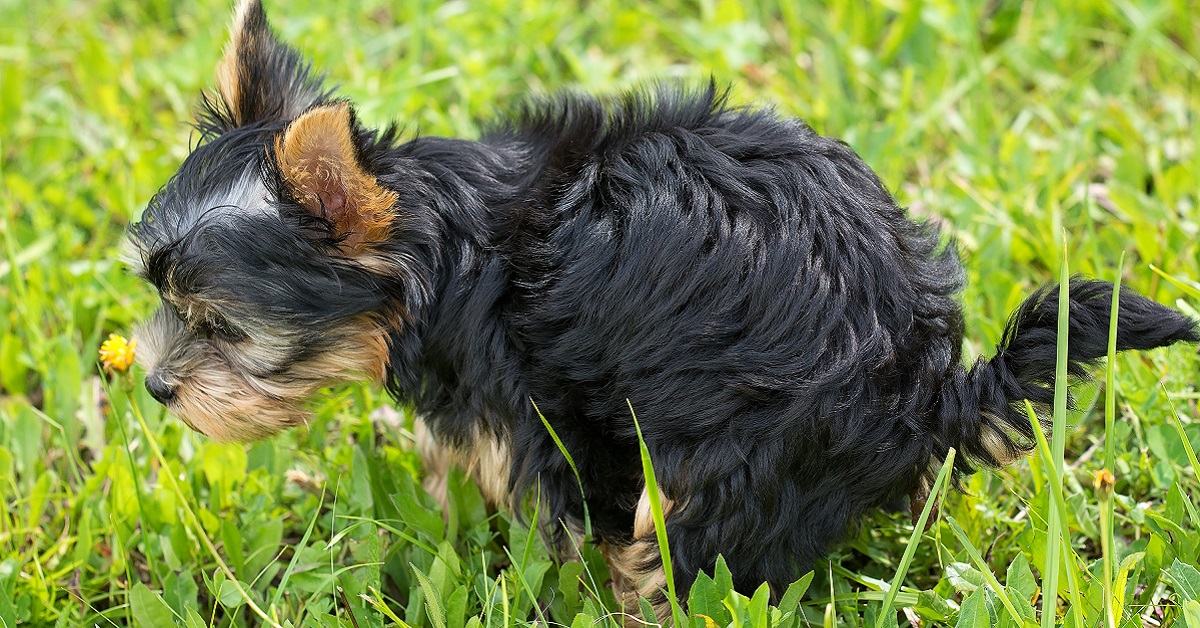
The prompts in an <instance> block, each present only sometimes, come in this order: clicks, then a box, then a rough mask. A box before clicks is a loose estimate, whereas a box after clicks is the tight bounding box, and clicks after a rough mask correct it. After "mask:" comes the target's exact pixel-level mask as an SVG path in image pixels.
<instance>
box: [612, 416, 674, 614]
mask: <svg viewBox="0 0 1200 628" xmlns="http://www.w3.org/2000/svg"><path fill="white" fill-rule="evenodd" d="M625 403H626V405H628V406H629V416H631V417H633V428H634V429H635V430H637V437H638V448H639V450H640V452H641V456H642V473H643V474H645V476H646V495H647V496H648V497H649V498H650V514H651V516H652V517H653V519H654V534H655V535H656V536H657V537H658V551H659V552H660V553H661V554H662V563H663V575H664V576H666V579H667V595H668V596H669V597H670V598H671V617H672V619H673V620H674V623H675V625H676V626H682V625H684V623H683V619H684V616H683V609H682V608H681V607H680V606H679V597H678V596H677V595H676V594H675V574H674V572H673V571H672V570H671V547H670V545H669V544H668V543H667V524H666V520H665V518H664V517H663V509H662V499H661V497H660V494H659V492H658V480H657V479H656V477H655V475H654V465H652V464H651V463H650V449H649V448H647V447H646V439H645V438H643V437H642V426H641V425H639V424H638V420H637V413H636V412H634V411H633V402H631V401H629V400H628V399H626V400H625Z"/></svg>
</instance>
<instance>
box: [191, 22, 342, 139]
mask: <svg viewBox="0 0 1200 628" xmlns="http://www.w3.org/2000/svg"><path fill="white" fill-rule="evenodd" d="M229 35H230V39H229V44H228V45H227V46H226V47H225V56H224V58H222V59H221V63H220V65H218V66H217V91H218V92H219V95H220V103H209V105H210V106H209V107H208V108H209V109H210V111H209V116H208V117H209V118H210V119H211V120H210V121H211V122H212V123H213V124H212V126H215V127H217V130H218V131H227V130H230V129H232V128H237V127H240V126H245V125H247V124H253V123H255V122H261V121H264V120H287V119H290V118H294V117H296V116H298V115H300V113H301V112H303V111H304V110H306V109H308V108H309V107H311V106H313V105H315V104H318V103H320V102H322V101H325V100H327V99H328V98H329V93H328V92H326V91H324V89H323V88H322V86H321V77H320V76H312V74H311V67H310V64H309V63H308V61H307V60H305V59H304V57H302V56H300V53H298V52H296V51H295V50H293V49H292V48H291V47H289V46H287V45H286V44H284V43H283V42H281V41H279V38H278V37H276V35H275V33H274V32H273V31H272V30H271V26H270V24H268V23H267V14H266V12H265V11H264V10H263V6H262V0H240V1H239V2H238V5H237V8H235V9H234V12H233V23H232V25H231V26H230V27H229ZM214 105H215V106H214Z"/></svg>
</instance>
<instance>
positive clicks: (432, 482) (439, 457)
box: [413, 417, 454, 513]
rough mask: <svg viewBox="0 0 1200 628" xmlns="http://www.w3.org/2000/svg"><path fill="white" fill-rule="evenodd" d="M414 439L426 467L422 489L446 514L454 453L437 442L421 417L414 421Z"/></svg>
mask: <svg viewBox="0 0 1200 628" xmlns="http://www.w3.org/2000/svg"><path fill="white" fill-rule="evenodd" d="M413 438H414V439H416V442H417V454H418V455H419V456H421V463H422V464H423V465H424V467H425V479H424V480H422V481H421V488H424V489H425V492H426V493H429V494H430V495H432V496H433V497H434V499H436V500H437V501H438V503H439V504H441V506H442V512H443V513H444V512H446V505H447V499H448V492H447V491H448V484H449V482H450V478H449V476H450V467H451V466H452V465H453V464H454V452H452V451H451V450H450V449H449V448H447V447H445V446H443V445H442V444H441V443H439V442H437V439H436V438H434V437H433V432H432V431H431V430H430V429H429V426H428V425H425V421H424V420H423V419H421V418H420V417H417V418H416V420H414V421H413Z"/></svg>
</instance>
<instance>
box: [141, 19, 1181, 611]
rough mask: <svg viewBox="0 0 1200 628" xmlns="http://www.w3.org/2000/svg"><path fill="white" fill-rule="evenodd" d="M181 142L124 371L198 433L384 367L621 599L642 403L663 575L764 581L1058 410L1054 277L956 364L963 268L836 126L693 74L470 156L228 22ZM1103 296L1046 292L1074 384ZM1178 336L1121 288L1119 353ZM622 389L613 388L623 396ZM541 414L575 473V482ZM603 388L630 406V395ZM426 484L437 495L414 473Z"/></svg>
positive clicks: (1083, 289)
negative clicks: (534, 499) (659, 513)
mask: <svg viewBox="0 0 1200 628" xmlns="http://www.w3.org/2000/svg"><path fill="white" fill-rule="evenodd" d="M216 75H217V87H218V90H219V94H218V95H216V96H213V97H207V98H205V99H204V101H203V107H202V113H201V115H200V118H199V122H198V128H199V130H200V131H201V133H202V135H203V142H202V143H201V144H200V145H199V146H197V147H196V148H195V150H194V151H193V152H192V153H191V154H190V155H189V156H188V157H187V159H186V160H184V162H183V164H182V166H181V167H180V169H179V172H178V174H176V175H175V176H174V177H173V178H172V179H171V180H170V181H169V182H168V183H167V184H166V185H165V186H164V187H163V188H162V189H161V190H160V191H159V192H158V193H157V194H156V195H155V197H154V198H153V200H151V202H150V204H149V207H148V208H147V209H146V212H145V214H144V217H143V219H142V220H141V222H139V223H137V224H135V225H134V226H132V227H131V230H130V236H131V242H132V244H133V247H134V251H135V252H134V255H133V257H135V258H136V259H135V260H134V261H133V265H134V266H135V267H136V269H137V270H138V272H139V273H140V274H141V275H142V276H143V277H144V278H145V279H146V280H148V281H149V282H150V283H152V284H153V285H154V286H155V287H156V288H157V289H158V291H159V293H160V295H161V298H162V307H161V309H159V310H158V311H157V312H156V313H155V314H154V315H153V317H152V318H151V319H150V320H149V321H147V322H146V323H145V324H144V326H143V327H142V328H141V329H140V331H139V332H138V334H137V335H138V337H139V338H140V340H141V347H142V349H141V356H140V358H141V359H142V363H143V366H144V367H145V370H146V372H147V376H146V387H147V388H148V389H149V391H150V393H151V394H152V395H153V396H154V397H155V398H156V399H158V400H159V401H160V402H162V403H163V404H164V405H166V406H167V407H168V408H169V409H170V410H171V411H172V412H173V413H174V414H176V415H177V416H179V417H180V418H181V419H183V421H185V422H186V423H187V424H188V425H190V426H191V427H193V428H194V429H196V430H198V431H200V432H202V433H204V434H207V435H208V436H211V437H213V438H217V439H229V440H251V439H257V438H262V437H265V436H268V435H270V434H272V433H274V432H277V431H279V430H282V429H284V428H287V427H289V426H293V425H298V424H301V423H304V422H305V417H306V411H305V409H304V404H305V401H306V400H307V399H308V398H310V397H311V396H312V395H313V394H314V393H316V392H317V391H318V389H320V388H321V387H323V386H326V385H328V384H331V383H334V382H338V381H343V380H350V379H356V378H358V379H365V380H369V381H372V382H381V383H382V384H383V385H384V386H386V388H387V390H388V392H389V393H391V395H392V396H394V397H395V398H396V400H398V401H399V402H400V403H402V404H405V405H409V406H411V407H412V408H414V409H415V411H416V412H417V414H418V415H419V416H420V417H421V420H422V421H423V422H424V423H423V426H418V428H419V432H420V439H419V440H420V441H421V449H422V453H423V455H424V456H425V457H426V459H427V460H428V461H429V464H430V466H431V467H432V468H431V473H432V474H433V475H432V479H431V481H430V483H429V486H431V487H432V486H436V485H437V484H438V482H439V474H444V473H445V470H446V469H445V465H446V464H448V463H449V462H453V463H456V464H461V465H464V466H466V467H468V468H469V469H471V472H472V474H473V475H474V477H475V479H476V480H477V481H478V483H479V485H480V486H481V489H482V491H483V493H484V494H485V497H487V498H488V499H489V500H490V501H492V502H494V503H497V504H507V505H509V506H511V505H512V504H513V503H515V502H517V501H519V500H520V499H521V498H522V497H523V496H525V495H526V493H527V490H528V489H529V488H530V487H531V486H532V485H533V483H535V482H536V483H538V484H539V485H540V488H541V496H542V499H543V500H544V503H543V504H542V508H543V512H548V513H549V515H550V516H549V517H547V519H548V520H550V521H553V522H565V523H566V524H567V525H569V526H570V525H574V526H579V525H580V524H581V519H582V517H583V512H584V511H583V504H584V502H585V501H586V502H587V504H588V506H589V512H590V516H591V523H592V526H593V530H594V531H595V536H596V539H597V541H598V542H600V543H602V544H603V548H604V550H605V553H606V556H607V558H608V561H609V564H610V566H611V570H612V574H613V580H614V586H615V587H616V589H617V591H618V593H619V595H620V596H621V597H622V598H623V599H624V601H625V602H626V603H627V604H628V605H630V606H631V607H632V608H635V609H636V608H637V606H636V599H637V596H644V597H646V598H649V599H650V600H651V601H652V603H654V604H655V605H656V607H657V610H658V611H659V613H660V614H659V616H660V617H663V616H665V615H664V614H663V613H664V612H665V608H667V607H668V600H667V599H666V596H665V593H664V592H663V585H664V576H663V572H662V569H661V562H660V557H659V552H658V547H657V543H656V540H655V535H654V530H653V524H652V522H651V517H650V513H649V506H648V504H649V496H648V494H647V491H646V490H645V488H644V485H645V482H644V479H643V475H642V467H641V461H640V458H639V448H638V439H637V434H636V432H635V429H634V422H633V419H632V417H631V413H630V405H632V407H633V409H634V410H635V411H636V412H637V416H638V417H639V419H640V423H641V428H642V431H643V434H644V438H645V442H646V444H647V446H648V448H649V452H650V455H651V458H652V460H653V463H654V466H655V470H656V474H657V477H658V482H659V487H660V491H661V494H662V499H663V507H664V510H665V514H666V528H667V534H668V537H669V539H670V544H671V555H672V559H673V563H674V573H675V578H676V580H677V584H678V585H679V586H680V590H681V591H687V590H688V587H689V585H690V584H691V582H692V581H693V580H694V578H695V576H696V574H697V572H698V571H700V570H702V569H711V568H712V566H713V564H714V562H715V560H716V558H717V555H718V554H722V555H724V557H725V559H726V560H727V562H728V565H729V568H730V570H731V571H732V573H733V575H734V581H735V584H736V586H737V588H738V589H740V590H742V591H746V592H750V591H752V590H754V589H755V588H756V587H757V586H758V585H759V584H760V583H762V582H767V583H769V584H770V585H771V586H772V587H773V588H774V590H775V591H779V590H780V589H781V587H783V586H786V585H787V584H788V583H789V582H791V581H792V580H793V579H794V578H795V577H796V576H797V575H799V574H800V573H802V572H804V571H806V570H808V569H809V568H811V567H812V566H813V564H814V561H815V560H817V559H818V558H820V557H821V556H823V555H824V554H825V553H826V552H827V550H828V549H829V548H830V545H831V544H832V543H834V542H836V541H838V540H839V539H842V538H844V537H845V536H846V533H847V531H848V530H849V529H851V528H852V527H853V525H854V523H855V522H856V521H857V520H858V519H860V518H861V517H862V516H863V514H864V513H866V512H868V511H870V510H871V509H873V508H876V507H879V506H880V505H882V504H887V503H889V502H893V501H895V500H897V499H900V498H902V497H904V496H906V495H909V494H914V495H915V496H917V497H918V498H919V497H920V496H921V494H922V491H927V490H928V486H929V481H930V479H931V475H932V474H933V472H935V471H936V469H937V468H938V467H939V466H940V463H941V461H942V460H943V459H944V457H945V456H946V454H947V452H948V451H949V449H950V448H952V447H953V448H956V449H958V450H959V451H960V452H962V454H964V455H963V456H960V457H959V458H957V459H956V462H955V471H956V473H957V474H959V475H961V474H967V473H971V472H972V471H973V468H972V465H976V464H983V465H987V466H991V467H997V466H1000V465H1003V464H1005V463H1007V462H1010V461H1012V460H1014V459H1015V458H1017V457H1018V456H1020V455H1022V454H1024V453H1026V452H1027V451H1028V450H1029V447H1030V442H1031V440H1032V438H1033V432H1032V429H1031V427H1030V424H1029V420H1028V418H1027V417H1026V415H1025V412H1024V403H1023V400H1025V399H1028V400H1030V401H1032V402H1033V403H1034V404H1035V406H1037V407H1038V408H1041V409H1044V408H1046V406H1047V405H1048V404H1049V403H1050V402H1051V400H1052V398H1053V393H1052V384H1053V380H1054V367H1055V355H1056V352H1055V338H1056V335H1057V327H1056V325H1057V300H1058V291H1057V289H1056V288H1053V287H1051V288H1046V289H1043V290H1041V291H1039V292H1037V293H1036V294H1034V295H1033V296H1032V297H1030V298H1029V299H1028V300H1027V301H1026V302H1025V303H1024V304H1023V305H1022V306H1021V307H1020V308H1019V309H1018V310H1017V311H1016V313H1015V314H1014V315H1013V317H1012V319H1011V320H1010V322H1009V324H1008V327H1007V329H1006V331H1005V333H1004V337H1003V341H1002V343H1001V344H1000V346H999V347H998V350H997V353H996V355H995V356H994V357H992V358H991V359H988V360H980V361H979V362H977V363H976V364H975V365H974V366H972V367H971V368H970V369H967V368H965V367H964V366H963V364H962V363H961V355H960V351H961V345H962V336H963V316H962V313H961V311H960V307H959V304H958V302H957V301H956V299H955V295H956V294H957V293H958V292H959V290H960V288H961V287H962V282H963V273H962V268H961V265H960V263H959V261H958V259H957V257H956V254H955V251H954V249H953V248H952V247H943V246H940V245H939V242H938V231H937V228H936V227H935V226H933V225H931V224H928V223H923V222H918V221H914V220H912V219H910V218H908V217H906V215H905V212H904V210H903V209H901V208H900V207H897V206H896V204H895V202H894V201H893V199H892V197H891V196H890V195H889V194H888V192H887V190H886V189H885V188H884V186H883V185H882V184H881V183H880V181H879V179H878V178H877V177H876V176H875V174H874V173H873V172H872V171H871V169H870V168H868V167H867V165H866V164H865V163H863V161H862V160H861V159H860V158H859V157H858V156H857V155H856V154H855V153H854V152H853V151H852V150H851V149H850V148H848V147H847V146H846V145H845V144H842V143H840V142H838V141H835V140H832V139H829V138H825V137H821V136H819V135H817V134H816V133H815V132H813V131H812V130H811V129H810V128H809V127H808V126H806V125H805V124H804V123H803V122H800V121H798V120H794V119H787V118H783V117H780V116H778V115H775V114H773V113H771V112H770V111H766V110H754V109H744V108H735V107H732V106H730V105H729V104H727V102H726V99H725V97H724V96H723V95H722V94H720V93H718V91H717V90H715V89H714V88H713V87H712V86H711V85H710V86H709V87H708V88H707V89H698V90H692V91H689V90H684V89H678V88H671V87H658V88H654V89H649V90H644V91H642V92H636V93H630V94H625V95H623V96H620V97H618V98H615V99H608V100H603V99H594V98H591V97H588V96H585V95H579V94H572V95H563V96H558V97H554V98H546V99H541V100H532V101H530V102H528V103H527V104H525V105H523V106H521V107H519V108H518V110H517V111H516V112H515V113H514V114H513V115H511V116H510V117H509V118H508V119H504V120H499V121H496V122H494V123H493V124H492V126H491V127H490V128H489V129H488V130H487V131H486V132H485V133H484V134H483V137H482V138H481V139H480V140H478V141H466V140H457V139H446V138H439V137H420V138H418V139H413V140H411V141H407V142H402V141H400V139H399V133H398V131H397V129H396V127H394V126H393V127H390V128H388V129H386V130H383V131H376V130H372V129H369V128H366V127H365V126H363V125H362V124H361V123H360V122H359V121H358V120H357V119H356V117H355V113H354V109H353V108H352V106H351V105H350V104H349V103H348V102H346V101H345V100H341V99H339V98H337V97H336V96H335V95H334V94H333V92H332V91H331V90H328V89H326V88H325V87H323V85H322V80H321V78H320V77H318V76H315V75H314V74H313V73H311V71H310V67H309V64H308V62H307V61H305V60H304V59H303V58H302V57H301V56H300V55H299V54H298V53H297V52H295V51H294V50H293V49H291V48H289V47H288V46H286V45H284V44H283V43H281V42H280V41H279V40H278V39H277V38H276V36H275V35H274V34H273V32H272V30H271V28H270V27H269V26H268V24H267V20H266V16H265V13H264V11H263V8H262V6H261V4H260V1H259V0H243V1H242V2H241V3H240V5H239V6H238V7H237V9H236V12H235V15H234V19H233V26H232V41H231V42H230V44H229V46H228V48H227V51H226V53H225V57H224V59H223V60H222V61H221V63H220V65H219V67H218V68H217V72H216ZM1112 289H1113V286H1112V285H1111V284H1108V283H1104V282H1099V281H1087V280H1075V281H1072V283H1071V285H1070V301H1071V303H1070V372H1071V374H1072V375H1076V376H1081V375H1084V374H1085V367H1086V366H1088V365H1089V364H1091V363H1093V362H1095V361H1096V360H1097V359H1098V358H1100V357H1101V356H1103V355H1105V353H1106V345H1107V334H1108V331H1107V330H1108V320H1109V313H1110V299H1111V295H1112ZM1198 339H1200V334H1198V331H1197V324H1196V323H1195V322H1194V321H1192V320H1190V319H1188V318H1186V317H1184V316H1182V315H1180V314H1178V313H1176V312H1175V311H1173V310H1171V309H1169V308H1166V307H1164V306H1161V305H1158V304H1157V303H1154V302H1152V301H1149V300H1147V299H1145V298H1142V297H1140V296H1137V295H1135V294H1133V293H1131V292H1128V291H1122V293H1121V295H1120V318H1119V328H1118V334H1117V344H1118V348H1119V349H1122V350H1124V349H1150V348H1153V347H1159V346H1163V345H1168V344H1171V343H1174V342H1177V341H1186V342H1196V341H1197V340H1198ZM627 400H628V402H627ZM535 403H536V405H537V408H538V409H540V413H541V415H543V416H544V417H545V419H546V420H547V421H548V422H549V424H550V425H551V426H552V427H553V430H554V432H555V433H556V434H557V436H558V437H559V438H560V439H561V440H562V444H563V445H564V447H565V449H566V450H567V451H568V452H569V453H570V455H571V457H572V458H573V460H574V462H575V463H576V465H577V467H578V470H579V475H580V478H579V480H581V481H582V494H581V491H580V485H579V483H577V480H576V477H575V475H574V473H573V472H572V470H571V468H570V466H569V465H568V463H567V460H566V458H565V457H564V456H563V454H562V452H561V451H560V450H559V448H558V446H557V445H556V444H555V442H554V440H553V438H552V437H551V434H550V432H549V430H547V429H546V427H545V425H543V423H542V420H541V418H539V412H538V410H535V407H534V404H535ZM627 403H628V405H627ZM435 492H436V491H435Z"/></svg>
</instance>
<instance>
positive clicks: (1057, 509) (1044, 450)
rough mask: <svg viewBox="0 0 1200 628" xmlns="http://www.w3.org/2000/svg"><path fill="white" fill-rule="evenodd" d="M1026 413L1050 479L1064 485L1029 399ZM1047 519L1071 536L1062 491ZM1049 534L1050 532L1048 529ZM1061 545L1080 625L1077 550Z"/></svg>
mask: <svg viewBox="0 0 1200 628" xmlns="http://www.w3.org/2000/svg"><path fill="white" fill-rule="evenodd" d="M1025 413H1026V414H1027V415H1028V416H1029V421H1030V425H1033V426H1034V429H1033V435H1034V438H1035V440H1036V442H1037V451H1038V455H1039V456H1040V457H1041V458H1042V464H1043V465H1044V466H1045V467H1046V468H1048V469H1050V473H1051V477H1050V478H1049V480H1050V482H1051V484H1054V485H1056V486H1062V484H1063V476H1062V475H1061V474H1059V473H1058V471H1057V470H1055V469H1054V465H1053V464H1051V460H1050V459H1051V456H1052V454H1051V452H1050V445H1049V443H1047V442H1046V435H1045V434H1043V433H1042V431H1041V429H1039V428H1038V426H1039V425H1040V423H1039V422H1038V419H1037V414H1036V413H1035V412H1034V411H1033V404H1031V403H1029V400H1028V399H1026V400H1025ZM1051 515H1053V516H1051ZM1046 521H1047V526H1049V525H1051V524H1053V525H1055V526H1056V531H1057V533H1058V535H1059V537H1060V538H1062V539H1070V538H1071V533H1070V529H1069V527H1068V526H1067V521H1068V520H1067V501H1066V499H1065V498H1064V497H1063V494H1062V491H1058V492H1055V491H1051V492H1050V513H1049V514H1048V515H1047V517H1046ZM1047 534H1049V530H1048V529H1047ZM1061 547H1062V551H1061V552H1060V554H1061V556H1062V558H1063V561H1064V563H1065V570H1066V573H1067V589H1068V591H1069V595H1070V596H1071V607H1072V608H1073V609H1078V610H1077V611H1076V615H1075V623H1076V625H1077V626H1079V625H1082V621H1083V618H1082V616H1081V615H1080V613H1082V612H1083V601H1082V599H1081V598H1080V597H1079V589H1080V586H1079V580H1080V577H1079V574H1078V572H1077V568H1076V563H1077V561H1076V560H1075V551H1074V550H1073V549H1072V548H1071V545H1070V544H1069V543H1066V542H1064V543H1063V544H1062V546H1061ZM1047 551H1049V550H1047ZM1043 581H1044V580H1043ZM1045 594H1046V593H1045V589H1042V595H1043V596H1045ZM1043 621H1044V620H1043Z"/></svg>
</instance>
